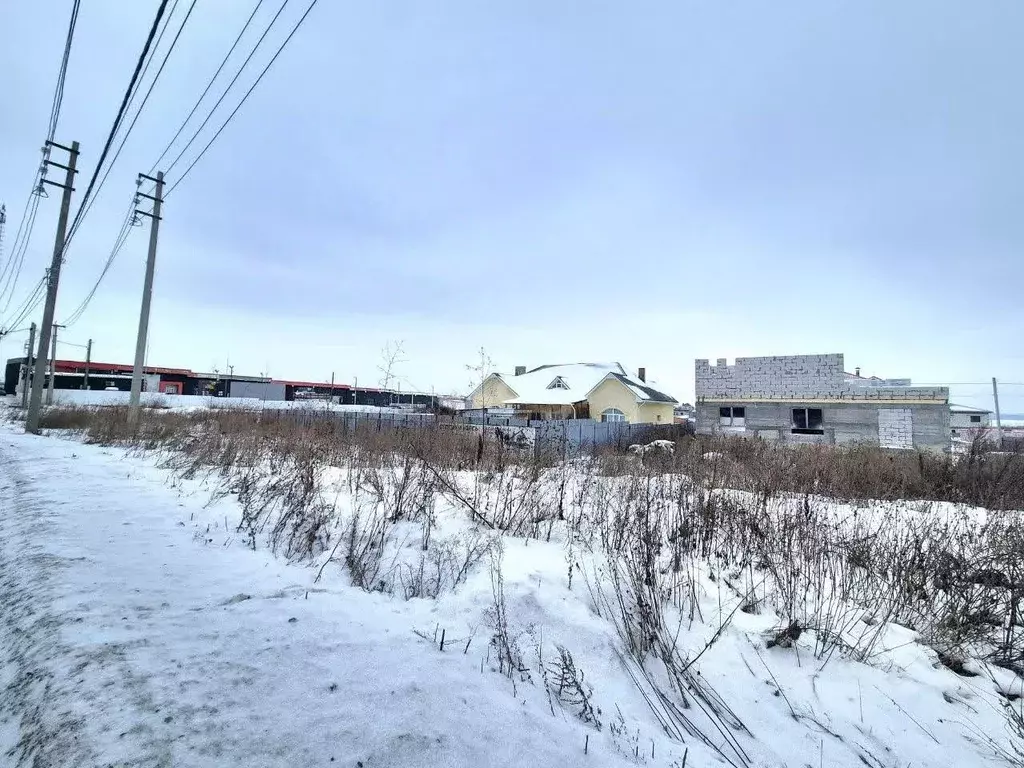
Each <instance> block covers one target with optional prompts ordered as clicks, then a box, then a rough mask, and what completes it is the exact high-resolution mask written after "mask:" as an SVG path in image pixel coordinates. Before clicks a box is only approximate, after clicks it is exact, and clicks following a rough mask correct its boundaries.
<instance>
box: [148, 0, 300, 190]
mask: <svg viewBox="0 0 1024 768" xmlns="http://www.w3.org/2000/svg"><path fill="white" fill-rule="evenodd" d="M287 5H288V0H284V2H282V3H281V7H280V8H278V9H277V13H275V14H274V18H272V19H271V20H270V23H269V24H267V28H266V29H264V30H263V34H262V35H260V39H259V40H257V41H256V44H255V45H254V46H253V47H252V50H251V51H249V55H248V56H246V57H245V61H243V62H242V66H240V67H239V68H238V71H237V72H236V73H235V76H234V77H233V78H231V82H230V83H228V87H227V88H225V89H224V93H222V94H221V95H220V98H219V99H217V102H216V103H215V104H214V105H213V107H211V109H210V111H209V113H208V114H207V115H206V119H205V120H203V122H202V123H201V124H200V125H199V127H198V128H196V130H195V133H193V134H192V138H190V139H189V140H188V142H186V144H185V146H184V147H182V148H181V151H180V152H179V153H178V155H177V157H175V158H174V160H173V161H171V164H170V165H169V166H168V167H167V170H166V173H170V172H171V170H172V169H173V168H174V166H176V165H177V164H178V161H179V160H181V158H182V155H184V154H185V153H186V152H187V151H188V148H189V147H191V146H192V142H194V141H195V140H196V139H197V138H198V137H199V134H200V133H202V131H203V128H205V127H206V124H207V123H208V122H210V118H212V117H213V114H214V112H216V111H217V108H218V107H219V106H220V105H221V103H222V102H223V101H224V99H225V98H226V97H227V95H228V93H229V92H230V91H231V89H232V88H233V87H234V85H235V83H236V82H237V81H238V78H239V77H241V75H242V72H244V71H245V68H246V67H247V66H249V62H250V61H251V60H252V57H253V56H255V55H256V51H258V50H259V47H260V46H261V45H263V40H264V39H265V38H266V37H267V35H268V34H269V33H270V30H271V29H273V27H274V25H275V24H276V23H277V19H278V17H279V16H280V15H281V13H282V12H283V11H284V9H285V7H286V6H287ZM307 13H308V11H307ZM168 148H169V147H168ZM164 152H165V153H166V150H164ZM161 157H162V155H161ZM155 167H156V166H155V165H154V168H155ZM165 197H166V195H165Z"/></svg>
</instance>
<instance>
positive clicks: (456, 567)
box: [397, 531, 494, 600]
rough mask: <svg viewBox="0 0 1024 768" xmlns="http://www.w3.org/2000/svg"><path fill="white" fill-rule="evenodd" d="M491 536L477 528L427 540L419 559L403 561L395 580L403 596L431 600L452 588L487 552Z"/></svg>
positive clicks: (462, 582)
mask: <svg viewBox="0 0 1024 768" xmlns="http://www.w3.org/2000/svg"><path fill="white" fill-rule="evenodd" d="M493 546H494V539H492V538H491V537H489V536H487V535H486V534H484V533H482V532H480V531H474V532H472V533H470V534H467V535H463V536H450V537H448V538H445V539H440V540H437V541H433V542H431V544H430V546H429V547H428V548H427V549H426V551H424V552H422V553H421V555H420V558H419V562H418V563H417V564H415V565H413V564H411V563H405V564H403V565H402V566H401V567H400V569H399V572H398V577H397V578H398V581H399V583H400V585H401V588H402V594H403V596H404V597H405V599H407V600H410V599H412V598H415V597H423V598H431V599H435V598H437V597H439V596H440V595H441V594H443V593H445V592H450V591H453V590H454V589H456V588H457V587H458V586H459V585H461V584H464V583H465V582H466V579H468V578H469V575H470V573H471V572H472V570H473V568H474V567H475V566H476V565H477V563H479V562H480V561H481V560H483V558H484V557H486V556H487V555H488V554H490V552H491V549H492V547H493Z"/></svg>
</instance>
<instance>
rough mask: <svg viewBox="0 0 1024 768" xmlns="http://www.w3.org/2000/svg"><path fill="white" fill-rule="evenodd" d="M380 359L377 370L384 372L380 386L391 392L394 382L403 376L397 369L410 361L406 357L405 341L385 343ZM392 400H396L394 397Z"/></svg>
mask: <svg viewBox="0 0 1024 768" xmlns="http://www.w3.org/2000/svg"><path fill="white" fill-rule="evenodd" d="M380 360H381V363H380V365H378V366H377V370H378V371H380V372H381V374H382V375H381V378H380V386H381V389H383V390H384V391H385V392H388V393H390V392H391V387H392V384H393V383H394V382H395V381H396V380H400V378H401V377H400V376H398V374H397V373H396V369H397V368H398V366H400V365H402V364H403V363H407V362H409V361H408V359H407V358H406V357H405V342H404V341H389V342H387V343H386V344H385V345H384V349H382V350H381V351H380ZM390 402H394V400H393V398H392V399H391V401H390Z"/></svg>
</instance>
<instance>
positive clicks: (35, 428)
mask: <svg viewBox="0 0 1024 768" xmlns="http://www.w3.org/2000/svg"><path fill="white" fill-rule="evenodd" d="M51 147H57V148H58V149H63V150H64V151H65V152H67V153H68V155H69V156H70V157H69V159H68V164H67V165H61V164H60V163H55V162H53V161H52V160H50V158H49V152H48V151H47V157H46V159H45V160H43V164H44V165H53V166H56V167H57V168H63V169H64V171H65V174H64V183H63V184H58V183H57V182H55V181H50V180H49V179H43V180H42V183H43V184H52V185H53V186H55V187H60V188H61V189H63V190H64V194H63V195H62V196H61V201H60V216H58V217H57V235H56V237H55V238H54V242H53V259H52V261H51V262H50V271H49V272H48V273H47V286H46V305H45V307H44V308H43V324H42V325H41V326H39V352H38V354H37V355H36V363H35V367H34V368H33V369H32V370H33V374H32V394H31V395H30V396H29V399H28V414H27V415H26V416H25V431H26V432H33V433H35V434H39V412H40V410H41V409H42V407H43V378H44V376H45V371H46V348H47V347H48V346H49V345H50V332H51V331H52V330H53V328H52V326H53V315H54V313H55V311H56V309H57V287H58V285H59V284H60V268H61V265H62V264H63V262H64V241H65V236H66V234H67V228H68V212H69V211H70V209H71V193H72V192H74V183H75V165H76V164H77V163H78V142H77V141H73V142H71V146H70V147H65V146H63V145H61V144H57V143H56V142H53V141H47V142H46V148H47V150H49V149H50V148H51Z"/></svg>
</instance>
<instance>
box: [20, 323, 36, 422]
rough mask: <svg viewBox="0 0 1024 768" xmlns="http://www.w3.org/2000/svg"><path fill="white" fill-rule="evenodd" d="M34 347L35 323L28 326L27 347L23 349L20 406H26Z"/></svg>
mask: <svg viewBox="0 0 1024 768" xmlns="http://www.w3.org/2000/svg"><path fill="white" fill-rule="evenodd" d="M35 348H36V324H35V323H32V325H30V326H29V327H28V349H27V350H26V351H25V383H24V384H22V385H21V407H22V408H28V388H29V386H30V383H31V381H32V352H33V350H35Z"/></svg>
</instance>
